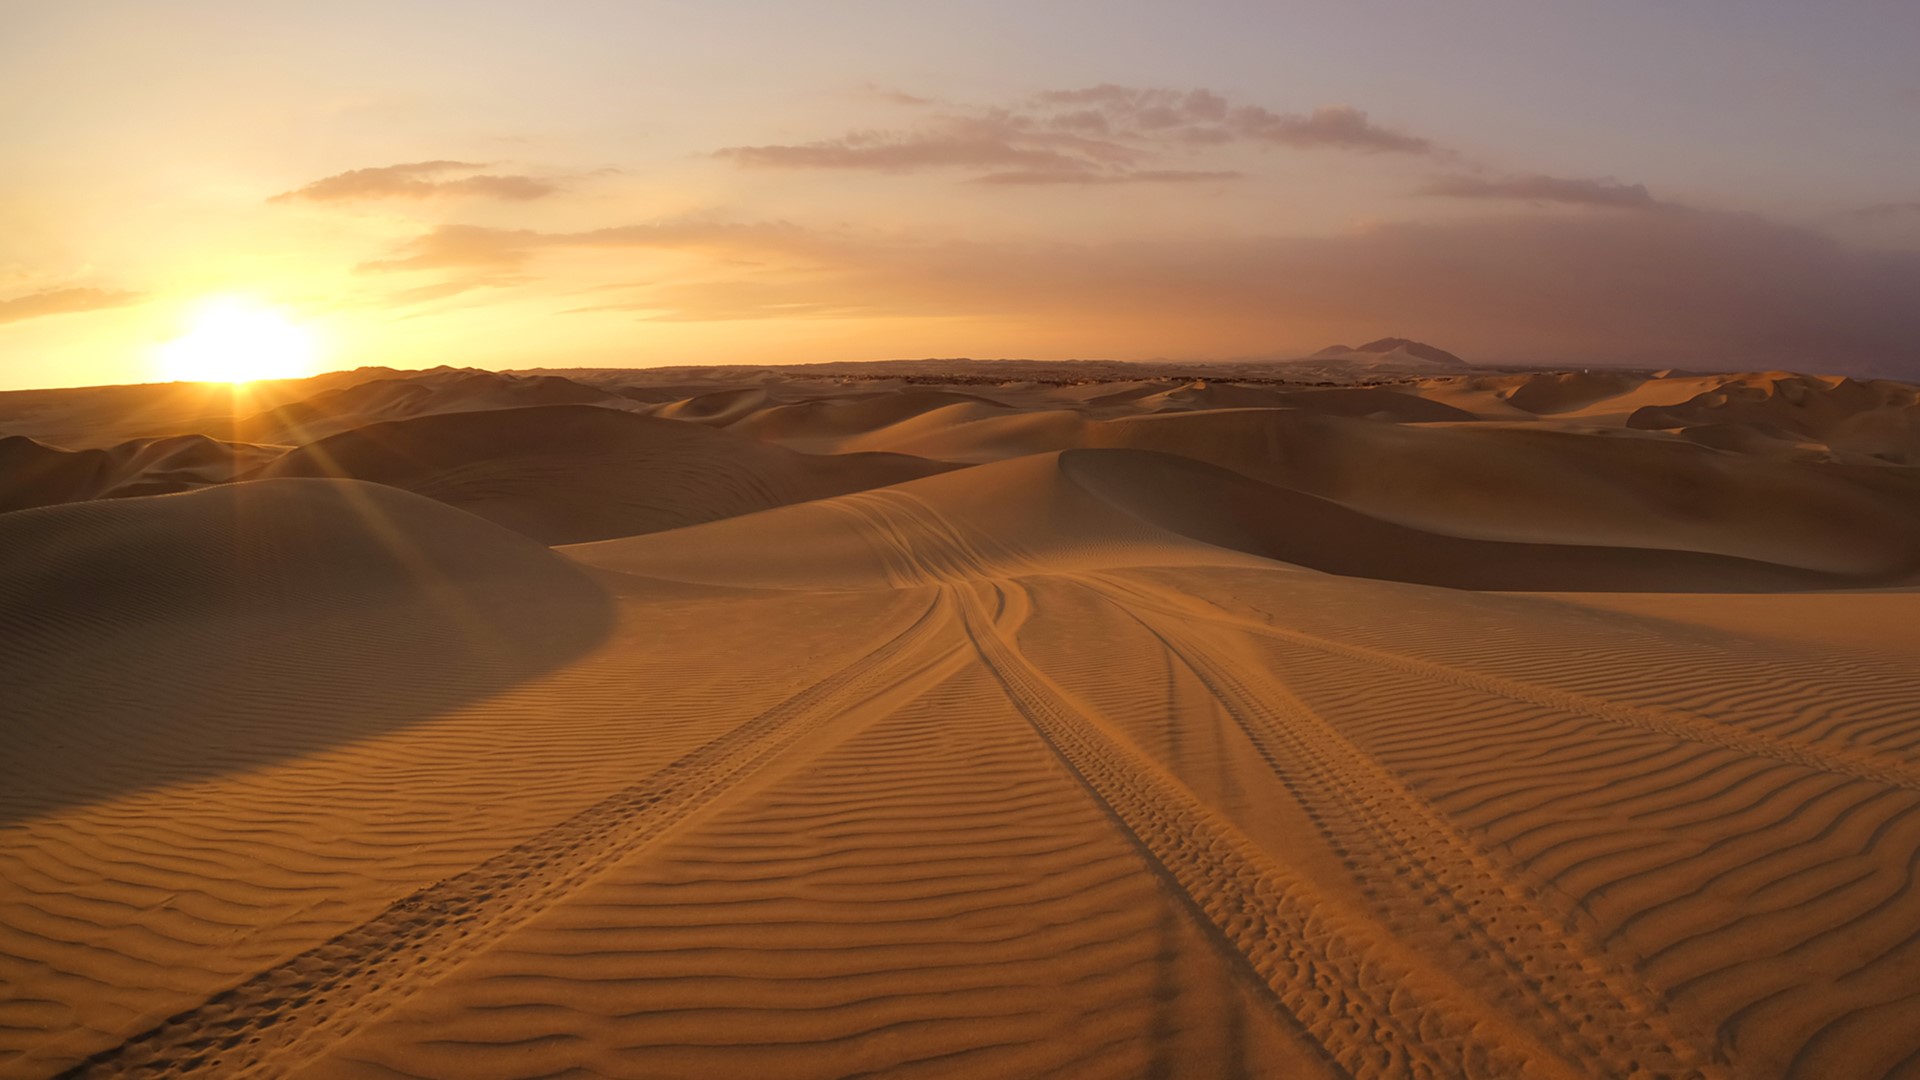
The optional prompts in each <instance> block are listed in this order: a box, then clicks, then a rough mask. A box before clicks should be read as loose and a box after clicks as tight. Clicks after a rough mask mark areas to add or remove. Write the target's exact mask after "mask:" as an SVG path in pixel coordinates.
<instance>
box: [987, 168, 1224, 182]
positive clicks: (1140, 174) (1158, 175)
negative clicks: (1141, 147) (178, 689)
mask: <svg viewBox="0 0 1920 1080" xmlns="http://www.w3.org/2000/svg"><path fill="white" fill-rule="evenodd" d="M1245 175H1246V174H1245V173H1241V172H1235V171H1233V170H1222V171H1207V170H1198V169H1138V170H1135V171H1133V172H1118V173H1094V172H1049V171H1046V170H1036V171H1032V172H998V173H987V174H986V175H984V176H976V177H974V178H973V182H974V183H976V184H1012V185H1022V184H1199V183H1208V182H1211V181H1221V180H1238V179H1240V178H1241V177H1243V176H1245Z"/></svg>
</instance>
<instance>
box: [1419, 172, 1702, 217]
mask: <svg viewBox="0 0 1920 1080" xmlns="http://www.w3.org/2000/svg"><path fill="white" fill-rule="evenodd" d="M1420 194H1422V195H1441V196H1446V197H1448V198H1454V199H1514V200H1523V201H1526V202H1536V203H1562V204H1566V205H1572V206H1604V207H1613V208H1617V209H1625V210H1650V209H1653V208H1654V207H1657V206H1661V205H1664V204H1662V203H1661V202H1660V201H1659V200H1657V199H1655V198H1654V197H1653V196H1652V195H1650V194H1648V193H1647V189H1646V186H1645V185H1643V184H1622V183H1620V182H1618V181H1616V180H1614V179H1612V178H1611V177H1608V178H1605V179H1599V180H1585V179H1577V178H1569V177H1559V176H1542V175H1539V174H1533V175H1527V176H1503V177H1484V176H1445V177H1441V178H1440V179H1438V180H1435V181H1433V182H1432V183H1430V184H1428V185H1427V186H1426V187H1424V188H1421V189H1420Z"/></svg>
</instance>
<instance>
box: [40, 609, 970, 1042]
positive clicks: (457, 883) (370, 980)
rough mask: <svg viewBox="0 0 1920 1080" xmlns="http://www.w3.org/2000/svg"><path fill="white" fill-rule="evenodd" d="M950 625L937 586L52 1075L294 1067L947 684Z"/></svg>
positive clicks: (955, 651) (953, 653)
mask: <svg viewBox="0 0 1920 1080" xmlns="http://www.w3.org/2000/svg"><path fill="white" fill-rule="evenodd" d="M954 620H955V615H954V612H953V610H952V605H951V600H950V599H949V598H948V597H947V596H945V595H944V594H936V595H935V596H934V597H933V598H932V600H931V602H930V603H929V604H928V606H927V607H926V609H925V610H924V611H922V612H920V614H919V615H918V617H917V618H915V619H914V620H913V621H912V622H911V623H910V624H909V625H908V626H906V627H905V628H904V629H903V630H900V631H899V632H897V633H895V634H893V635H891V636H889V637H888V638H887V639H886V640H885V641H883V642H882V643H881V644H880V645H879V646H877V647H875V648H874V649H872V650H871V651H869V652H868V653H866V654H865V655H864V656H862V657H860V658H858V659H856V660H855V661H854V662H853V663H851V664H849V665H847V666H845V667H842V668H840V669H838V670H836V671H835V672H833V673H832V674H830V675H828V676H827V677H825V678H824V679H821V680H819V681H818V682H815V683H813V684H812V685H810V686H808V687H807V688H805V689H803V690H801V691H800V692H799V693H797V694H795V695H794V696H792V697H790V698H788V699H787V700H785V701H783V702H781V703H780V704H778V705H776V706H774V707H773V708H771V709H769V710H767V711H766V712H764V713H761V714H760V715H759V716H757V717H755V718H753V719H752V720H749V721H747V722H746V723H744V724H742V725H741V726H739V727H737V728H734V729H732V730H731V731H729V732H727V733H726V734H724V735H722V736H720V737H718V738H716V739H714V740H713V741H712V742H710V743H708V744H706V745H705V746H703V747H701V748H699V749H697V750H694V751H692V752H690V753H688V754H686V755H685V756H683V757H681V758H679V759H678V760H676V761H674V762H672V763H670V764H668V765H666V766H665V767H663V768H661V769H660V770H659V771H658V772H656V773H654V774H652V775H650V776H648V777H647V778H646V779H644V780H642V781H640V782H639V783H636V784H634V785H632V786H630V787H628V788H625V789H623V790H621V791H618V792H615V793H614V794H612V795H609V796H607V797H606V798H604V799H602V800H600V801H599V802H597V803H595V804H593V805H592V806H589V807H587V808H586V809H584V810H582V811H580V812H579V813H577V814H574V815H573V816H571V817H569V818H567V819H565V820H564V821H561V822H559V823H558V824H555V825H553V826H551V827H550V828H548V829H546V830H545V831H543V832H541V833H540V834H538V835H536V836H534V837H531V838H529V839H527V840H525V841H523V842H521V843H519V844H516V845H514V846H513V847H511V848H508V849H507V850H506V851H503V852H501V853H500V854H498V855H496V856H494V857H493V858H491V859H488V860H486V861H485V862H482V863H480V864H478V865H476V866H474V867H472V868H471V869H469V870H466V871H463V872H462V873H459V874H456V875H454V876H453V877H450V878H446V879H444V880H441V881H439V882H436V883H434V884H432V885H428V886H426V887H424V888H422V889H420V890H419V891H417V892H415V893H413V894H412V895H410V896H407V897H405V898H403V899H401V900H398V901H396V902H395V903H393V904H392V905H390V906H388V907H387V908H386V909H385V910H384V911H382V912H380V913H379V914H378V915H375V916H374V917H373V918H371V919H369V920H368V921H366V922H364V923H361V924H360V925H359V926H356V927H354V928H352V929H350V930H347V931H345V932H343V933H341V934H339V935H336V936H335V937H333V938H331V939H329V940H327V941H325V942H323V943H321V944H320V945H317V946H315V947H313V948H312V949H309V950H307V951H306V952H304V953H301V954H299V955H297V956H294V957H291V958H289V959H288V960H286V961H285V962H283V963H281V964H279V965H277V966H275V967H272V968H269V969H267V970H265V971H261V972H259V973H258V974H256V975H254V976H253V977H252V978H250V979H248V980H246V981H245V982H242V983H240V984H239V985H237V986H234V987H232V988H230V989H228V990H226V991H223V992H222V993H220V994H218V995H216V996H214V997H212V998H210V999H208V1000H207V1001H205V1002H203V1003H201V1004H200V1005H197V1006H195V1007H193V1008H191V1009H187V1010H185V1011H183V1012H181V1013H178V1014H176V1015H174V1016H172V1017H170V1018H168V1019H167V1020H165V1021H162V1022H161V1023H160V1024H158V1025H156V1026H154V1027H153V1028H150V1029H148V1030H147V1031H144V1032H141V1033H139V1034H137V1035H134V1036H132V1037H131V1038H128V1039H127V1040H126V1041H124V1042H122V1043H121V1044H120V1045H118V1046H116V1047H113V1048H111V1049H108V1050H104V1051H101V1052H100V1053H97V1054H95V1055H93V1056H92V1057H90V1058H88V1059H86V1060H85V1061H82V1062H80V1063H79V1064H77V1065H75V1066H73V1067H72V1068H69V1069H68V1070H66V1071H65V1072H63V1073H61V1074H59V1075H60V1076H62V1077H74V1078H79V1077H86V1078H106V1077H124V1076H153V1075H167V1076H179V1075H190V1074H193V1073H196V1072H200V1071H203V1070H204V1071H206V1072H208V1073H217V1075H220V1076H223V1077H228V1076H248V1077H260V1076H272V1075H281V1074H284V1072H285V1071H286V1070H287V1069H289V1068H292V1067H296V1066H299V1065H304V1064H306V1063H307V1062H308V1058H306V1057H305V1056H303V1055H302V1054H301V1053H300V1051H302V1050H304V1049H307V1048H309V1047H315V1046H320V1045H328V1044H332V1043H334V1042H337V1041H338V1040H339V1039H340V1038H342V1037H343V1036H344V1035H345V1034H347V1033H348V1032H351V1031H352V1030H355V1029H357V1028H358V1027H360V1026H363V1025H364V1024H365V1023H367V1022H368V1021H370V1020H372V1019H375V1018H377V1017H378V1016H379V1015H381V1014H382V1013H384V1012H386V1011H387V1010H389V1009H391V1008H392V1007H393V1006H395V1005H397V1004H398V1003H399V1002H401V1001H402V1000H404V999H405V998H406V997H408V996H409V995H411V994H412V993H414V992H415V991H417V990H419V989H420V988H422V987H424V986H426V985H427V984H429V983H431V982H432V981H434V980H435V979H437V978H439V977H440V976H441V975H443V974H445V973H446V972H447V971H448V970H450V969H452V968H453V967H455V966H457V965H459V964H460V963H462V962H464V961H465V960H466V959H467V957H469V956H470V955H471V954H472V953H473V952H474V951H476V950H478V949H480V948H483V947H485V946H486V945H488V944H490V943H492V942H494V941H497V940H499V939H500V938H501V937H502V936H504V935H505V934H506V933H508V932H509V931H511V930H512V929H514V928H515V927H517V926H519V925H520V924H522V923H524V922H526V921H527V920H528V919H531V918H532V917H534V916H535V915H537V914H538V913H539V912H540V911H541V910H543V909H544V908H545V907H546V906H547V905H549V904H551V903H552V902H553V901H554V900H556V899H558V898H559V897H561V896H564V895H566V894H568V893H570V892H572V891H574V890H575V889H577V888H579V887H580V886H582V885H584V884H586V883H587V882H588V881H589V880H591V879H592V878H594V877H596V876H597V875H599V874H601V873H603V872H605V871H606V870H608V869H610V868H611V867H612V866H613V865H614V864H616V863H617V862H619V861H621V860H623V859H625V858H627V857H629V856H630V855H632V854H633V853H634V852H635V851H637V850H639V849H641V848H643V847H645V846H647V845H649V844H650V843H652V842H654V841H656V840H658V839H660V838H661V837H662V836H663V835H664V834H666V833H667V832H668V831H670V830H672V829H674V828H675V827H677V826H679V825H680V824H682V823H684V822H685V821H687V820H688V819H689V818H690V817H692V816H693V815H695V814H696V813H698V812H700V811H701V810H703V809H705V808H706V807H708V806H710V805H712V804H713V803H714V802H715V801H716V800H718V799H719V798H720V797H721V796H723V795H725V794H726V793H727V792H729V791H731V790H733V789H735V788H737V787H738V786H740V785H741V784H742V783H745V782H750V781H751V779H752V778H753V776H754V775H755V774H756V773H758V772H760V771H761V770H762V769H764V768H765V767H767V766H768V765H769V764H770V763H772V762H773V761H775V760H776V759H778V758H781V757H782V756H783V755H789V754H791V753H793V752H795V751H796V749H797V746H798V744H801V743H802V742H803V740H805V739H806V738H807V737H808V736H809V735H812V734H814V733H816V732H818V731H819V730H820V729H821V728H822V727H823V726H825V725H826V724H827V723H828V722H829V721H831V720H833V719H835V718H837V717H839V716H842V715H844V714H845V713H846V712H847V710H848V709H850V708H851V707H853V706H856V705H858V704H859V703H860V702H862V701H866V700H868V699H870V698H872V697H874V696H877V695H880V694H882V693H885V692H887V691H888V690H889V689H890V688H895V687H900V686H918V685H920V684H921V683H923V682H924V681H926V680H928V679H937V678H944V677H946V675H947V674H948V671H947V669H948V668H949V667H952V666H954V665H953V664H952V662H951V661H952V660H953V659H954V658H956V657H961V656H964V654H963V653H961V652H960V651H959V650H960V649H961V648H963V646H961V645H960V643H959V642H958V640H955V641H954V642H952V643H951V644H950V646H949V647H947V648H944V649H939V650H938V651H936V652H933V653H932V655H926V654H927V653H928V651H929V650H928V645H929V644H930V643H931V642H933V641H934V640H935V639H936V638H938V637H939V636H940V635H941V633H942V631H945V630H950V629H951V628H952V626H953V625H954ZM842 734H846V733H842ZM838 741H839V740H838V739H815V740H813V741H812V742H811V743H810V744H808V745H807V746H806V748H805V750H804V751H801V752H803V753H804V754H805V755H807V756H809V757H810V756H812V755H814V754H815V753H818V752H819V751H821V750H824V749H826V748H827V747H828V746H830V745H832V744H834V743H836V742H838Z"/></svg>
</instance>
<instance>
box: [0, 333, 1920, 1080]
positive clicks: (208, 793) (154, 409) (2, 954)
mask: <svg viewBox="0 0 1920 1080" xmlns="http://www.w3.org/2000/svg"><path fill="white" fill-rule="evenodd" d="M1382 356H1387V357H1391V358H1397V360H1396V362H1397V363H1398V364H1399V366H1398V367H1396V366H1393V365H1392V364H1387V365H1385V366H1382V365H1381V363H1380V362H1379V358H1380V357H1382ZM1303 363H1307V362H1303ZM1369 365H1372V366H1369ZM0 552H4V553H5V557H4V561H0V642H4V645H5V648H4V649H0V714H4V720H3V721H0V1077H6V1078H14V1077H18V1078H38V1077H51V1076H77V1077H121V1076H129V1077H130V1076H209V1077H226V1076H246V1077H302V1078H314V1080H318V1078H327V1080H336V1078H339V1080H345V1078H355V1080H359V1078H397V1077H473V1078H499V1080H506V1078H534V1077H561V1076H565V1077H575V1076H581V1077H584V1076H607V1077H648V1078H655V1077H685V1078H697V1077H755V1078H765V1080H776V1078H789V1077H791V1078H803V1077H805V1078H811V1077H842V1076H887V1077H936V1076H954V1077H1029V1076H1076V1077H1079V1076H1088V1077H1093V1076H1099V1077H1135V1076H1139V1077H1194V1078H1212V1077H1343V1076H1344V1077H1539V1078H1576V1077H1636V1076H1638V1077H1726V1078H1734V1077H1764V1078H1774V1077H1796V1078H1805V1080H1825V1078H1855V1077H1858V1078H1866V1077H1891V1076H1920V886H1917V885H1916V868H1917V867H1920V388H1916V387H1914V386H1912V385H1908V384H1904V383H1897V382H1889V381H1870V382H1861V381H1854V380H1851V379H1844V378H1837V377H1826V376H1815V375H1802V374H1793V373H1785V372H1770V373H1741V374H1698V373H1694V374H1687V373H1672V372H1628V371H1578V372H1568V371H1562V372H1548V371H1543V372H1523V371H1480V370H1475V369H1473V368H1470V367H1468V366H1466V365H1465V364H1464V363H1462V362H1460V361H1459V360H1458V359H1457V358H1454V357H1452V356H1451V355H1450V354H1446V353H1444V352H1441V351H1440V350H1437V349H1433V348H1431V347H1430V346H1424V345H1420V344H1419V343H1417V342H1405V341H1401V340H1400V339H1384V340H1383V341H1382V342H1375V343H1371V344H1370V345H1367V346H1362V347H1360V348H1358V349H1345V348H1339V349H1335V350H1328V351H1326V352H1325V353H1323V354H1321V355H1319V356H1317V357H1315V358H1311V366H1303V367H1288V366H1285V365H1280V366H1274V365H1267V366H1262V365H1258V364H1241V365H1215V366H1212V367H1208V368H1197V367H1179V366H1175V365H1122V364H1112V363H1106V364H1088V365H1074V364H1067V363H1061V364H1028V365H1019V364H1000V365H994V364H967V363H964V362H935V361H925V362H900V363H893V364H884V365H872V366H854V365H824V366H815V367H802V368H792V369H781V368H750V369H748V368H743V369H707V370H702V369H673V370H654V371H570V372H563V373H532V374H510V373H496V372H480V371H470V370H454V369H438V370H435V371H430V372H396V371H387V370H378V369H365V370H362V371H358V372H342V373H335V374H332V375H327V376H321V377H319V378H317V379H313V380H304V381H298V382H285V383H265V384H259V385H257V386H254V387H250V388H245V389H243V390H239V391H230V390H228V389H226V388H213V387H206V386H196V385H188V384H173V385H166V386H152V387H111V388H93V389H76V390H60V391H44V390H43V391H31V392H16V393H6V394H0Z"/></svg>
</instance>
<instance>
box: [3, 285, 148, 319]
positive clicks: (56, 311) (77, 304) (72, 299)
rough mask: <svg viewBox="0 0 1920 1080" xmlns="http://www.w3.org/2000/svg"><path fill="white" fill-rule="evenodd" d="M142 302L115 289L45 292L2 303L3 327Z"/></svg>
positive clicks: (136, 295) (129, 293)
mask: <svg viewBox="0 0 1920 1080" xmlns="http://www.w3.org/2000/svg"><path fill="white" fill-rule="evenodd" d="M141 299H142V297H141V294H139V293H132V292H118V291H115V290H112V289H82V288H74V289H46V290H43V291H41V292H36V293H28V294H27V295H25V296H18V297H15V298H13V299H12V300H0V323H10V322H20V321H21V320H23V319H38V318H42V317H44V316H47V315H69V314H72V313H74V312H79V311H99V310H101V309H103V308H116V307H125V306H126V305H128V304H132V303H137V302H138V301H140V300H141Z"/></svg>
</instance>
